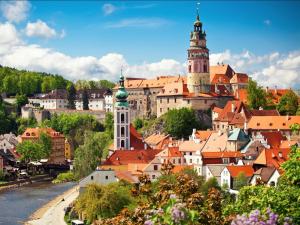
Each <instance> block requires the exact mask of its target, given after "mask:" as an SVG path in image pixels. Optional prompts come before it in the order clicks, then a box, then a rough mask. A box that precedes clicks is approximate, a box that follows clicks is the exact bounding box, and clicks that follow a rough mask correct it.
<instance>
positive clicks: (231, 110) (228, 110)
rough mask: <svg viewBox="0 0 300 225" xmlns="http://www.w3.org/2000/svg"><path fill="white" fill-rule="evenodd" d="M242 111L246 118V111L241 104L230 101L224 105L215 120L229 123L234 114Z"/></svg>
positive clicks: (236, 101) (237, 101)
mask: <svg viewBox="0 0 300 225" xmlns="http://www.w3.org/2000/svg"><path fill="white" fill-rule="evenodd" d="M242 110H243V112H244V113H245V116H246V117H248V114H249V113H248V110H247V109H246V107H245V105H244V103H243V102H241V101H239V100H230V101H228V102H227V103H226V105H225V107H224V108H223V110H222V112H221V113H220V114H219V116H218V117H217V118H216V119H215V120H219V121H224V122H230V121H231V120H232V119H233V118H234V116H235V114H236V113H240V112H241V111H242Z"/></svg>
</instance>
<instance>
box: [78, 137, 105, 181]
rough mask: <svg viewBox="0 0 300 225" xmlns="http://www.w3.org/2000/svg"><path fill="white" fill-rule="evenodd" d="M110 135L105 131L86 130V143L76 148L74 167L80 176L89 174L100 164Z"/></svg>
mask: <svg viewBox="0 0 300 225" xmlns="http://www.w3.org/2000/svg"><path fill="white" fill-rule="evenodd" d="M109 140H110V137H109V136H108V135H107V134H106V133H105V132H102V133H100V132H90V131H89V132H85V135H84V144H83V145H80V146H79V147H78V148H77V149H76V150H75V157H74V167H75V175H76V177H78V178H82V177H84V176H87V175H88V174H90V173H91V172H92V171H94V170H95V169H96V168H97V166H98V165H100V162H101V157H102V154H103V150H104V148H105V147H106V146H107V144H108V142H109Z"/></svg>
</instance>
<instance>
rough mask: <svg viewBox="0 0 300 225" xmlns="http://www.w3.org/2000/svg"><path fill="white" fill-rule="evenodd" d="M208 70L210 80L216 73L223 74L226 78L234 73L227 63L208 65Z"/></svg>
mask: <svg viewBox="0 0 300 225" xmlns="http://www.w3.org/2000/svg"><path fill="white" fill-rule="evenodd" d="M209 72H210V80H213V78H214V76H215V75H216V74H225V75H226V76H227V77H228V78H231V77H232V76H233V74H234V71H233V69H232V68H231V67H230V66H229V65H227V64H223V65H215V66H210V67H209Z"/></svg>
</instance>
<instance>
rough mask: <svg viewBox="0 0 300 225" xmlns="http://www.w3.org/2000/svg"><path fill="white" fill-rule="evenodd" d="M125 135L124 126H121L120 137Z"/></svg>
mask: <svg viewBox="0 0 300 225" xmlns="http://www.w3.org/2000/svg"><path fill="white" fill-rule="evenodd" d="M124 136H125V127H121V137H124Z"/></svg>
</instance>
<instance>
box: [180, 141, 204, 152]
mask: <svg viewBox="0 0 300 225" xmlns="http://www.w3.org/2000/svg"><path fill="white" fill-rule="evenodd" d="M204 145H205V141H201V142H200V143H196V142H195V141H193V140H190V141H183V142H182V143H181V144H180V145H179V151H183V152H196V151H201V149H202V148H203V146H204Z"/></svg>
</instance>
